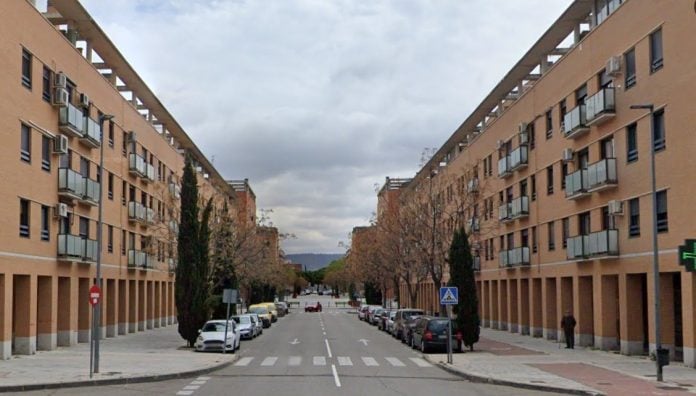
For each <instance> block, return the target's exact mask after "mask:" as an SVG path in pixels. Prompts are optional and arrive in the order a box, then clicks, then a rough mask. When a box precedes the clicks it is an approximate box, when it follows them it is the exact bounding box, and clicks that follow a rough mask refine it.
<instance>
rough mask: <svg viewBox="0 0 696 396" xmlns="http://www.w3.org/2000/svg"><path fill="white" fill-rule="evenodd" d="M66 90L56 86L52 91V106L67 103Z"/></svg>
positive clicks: (65, 104)
mask: <svg viewBox="0 0 696 396" xmlns="http://www.w3.org/2000/svg"><path fill="white" fill-rule="evenodd" d="M68 99H69V97H68V90H67V89H65V88H56V89H55V90H54V91H53V98H52V101H53V105H54V106H60V107H63V106H67V105H68Z"/></svg>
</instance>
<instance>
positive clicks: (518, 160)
mask: <svg viewBox="0 0 696 396" xmlns="http://www.w3.org/2000/svg"><path fill="white" fill-rule="evenodd" d="M527 155H528V151H527V146H526V145H524V146H519V147H517V148H516V149H515V150H513V151H512V152H511V153H510V162H509V163H508V164H509V166H510V172H514V171H516V170H518V169H523V168H526V167H527V163H528V158H527Z"/></svg>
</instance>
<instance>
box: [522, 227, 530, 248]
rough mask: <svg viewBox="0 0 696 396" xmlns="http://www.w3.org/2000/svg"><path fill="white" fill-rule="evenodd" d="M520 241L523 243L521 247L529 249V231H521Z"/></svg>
mask: <svg viewBox="0 0 696 396" xmlns="http://www.w3.org/2000/svg"><path fill="white" fill-rule="evenodd" d="M520 240H521V241H522V244H521V245H520V246H522V247H529V230H528V229H526V228H525V229H524V230H522V231H520Z"/></svg>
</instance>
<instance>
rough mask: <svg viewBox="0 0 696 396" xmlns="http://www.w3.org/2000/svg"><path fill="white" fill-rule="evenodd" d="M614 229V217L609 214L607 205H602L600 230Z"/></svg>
mask: <svg viewBox="0 0 696 396" xmlns="http://www.w3.org/2000/svg"><path fill="white" fill-rule="evenodd" d="M613 229H614V217H613V216H611V215H609V207H608V206H604V207H602V231H605V230H613Z"/></svg>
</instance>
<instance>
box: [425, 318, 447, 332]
mask: <svg viewBox="0 0 696 396" xmlns="http://www.w3.org/2000/svg"><path fill="white" fill-rule="evenodd" d="M448 323H449V320H447V319H438V320H431V321H430V323H428V330H430V331H437V332H440V331H443V330H447V324H448Z"/></svg>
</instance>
